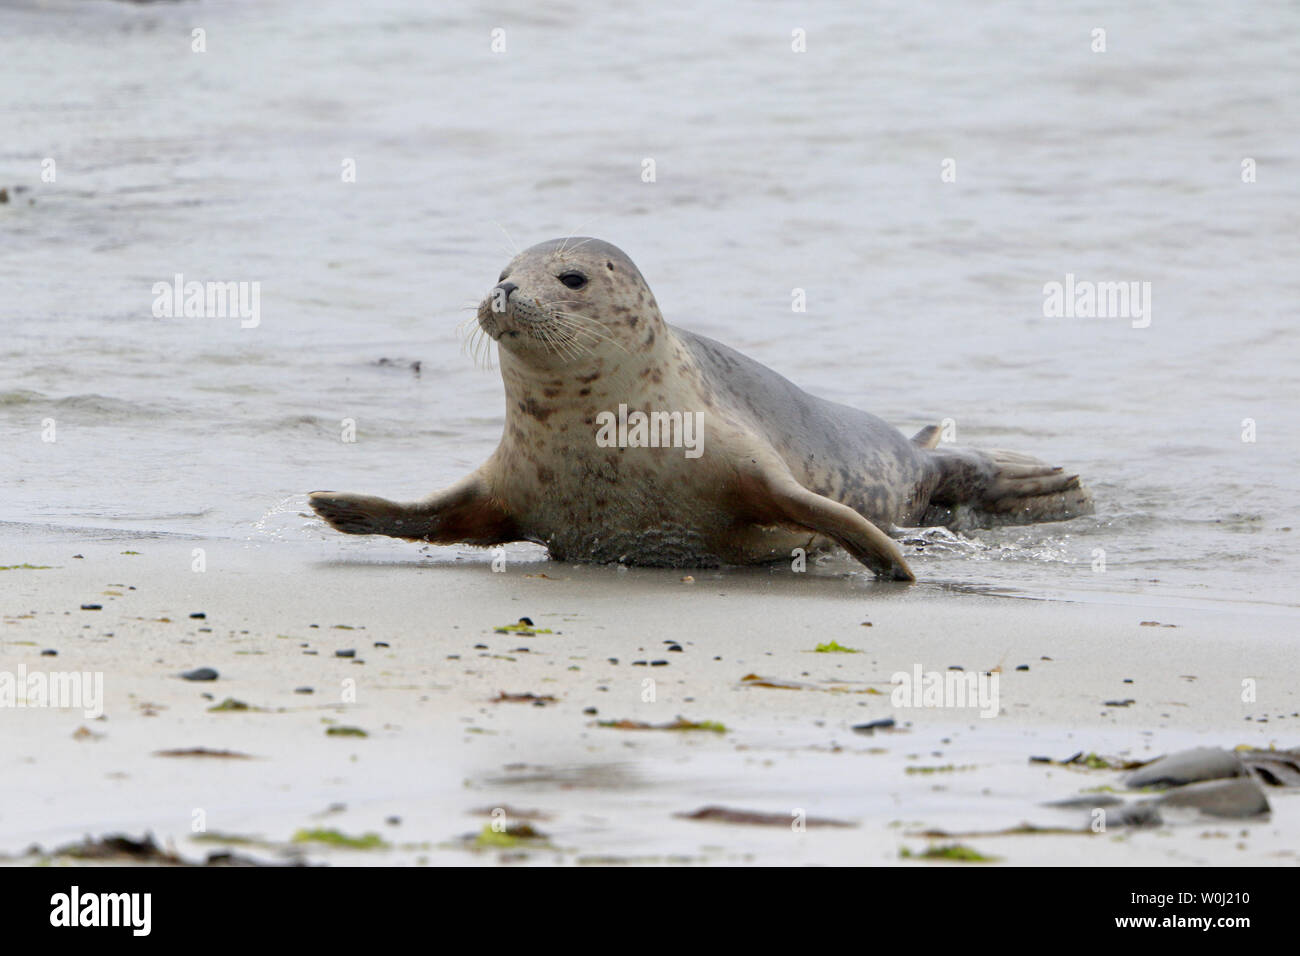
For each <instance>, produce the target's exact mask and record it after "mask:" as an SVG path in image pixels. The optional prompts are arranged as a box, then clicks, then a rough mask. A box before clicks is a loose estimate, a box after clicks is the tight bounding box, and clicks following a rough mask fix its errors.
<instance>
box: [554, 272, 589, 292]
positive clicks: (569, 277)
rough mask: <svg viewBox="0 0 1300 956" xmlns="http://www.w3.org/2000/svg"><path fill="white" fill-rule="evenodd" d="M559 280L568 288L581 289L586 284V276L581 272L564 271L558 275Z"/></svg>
mask: <svg viewBox="0 0 1300 956" xmlns="http://www.w3.org/2000/svg"><path fill="white" fill-rule="evenodd" d="M560 281H561V282H563V283H564V284H565V285H566V286H568V287H569V288H570V289H581V288H582V287H583V286H584V285H586V284H587V277H586V276H585V275H583V274H582V273H581V272H565V273H563V274H562V275H561V276H560Z"/></svg>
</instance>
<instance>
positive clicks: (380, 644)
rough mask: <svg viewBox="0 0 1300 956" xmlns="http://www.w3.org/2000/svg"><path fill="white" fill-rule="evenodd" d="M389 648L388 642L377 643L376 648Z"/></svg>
mask: <svg viewBox="0 0 1300 956" xmlns="http://www.w3.org/2000/svg"><path fill="white" fill-rule="evenodd" d="M387 646H388V642H387V641H375V647H387Z"/></svg>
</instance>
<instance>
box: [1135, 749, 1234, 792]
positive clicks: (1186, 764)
mask: <svg viewBox="0 0 1300 956" xmlns="http://www.w3.org/2000/svg"><path fill="white" fill-rule="evenodd" d="M1245 772H1246V768H1245V767H1244V766H1242V763H1241V760H1240V759H1239V758H1238V757H1237V755H1236V754H1235V753H1233V752H1232V751H1230V750H1224V749H1222V748H1221V747H1196V748H1194V749H1192V750H1180V751H1179V752H1178V753H1175V754H1168V755H1166V756H1164V757H1160V758H1159V759H1157V760H1153V761H1152V762H1151V763H1149V764H1147V765H1146V766H1145V767H1141V768H1139V769H1137V770H1135V771H1133V773H1131V774H1129V776H1128V779H1127V780H1125V781H1124V783H1125V785H1126V786H1128V787H1129V788H1131V789H1134V790H1136V789H1138V788H1140V787H1177V786H1182V785H1183V784H1187V783H1195V782H1197V781H1200V780H1219V779H1223V778H1225V777H1240V776H1242V775H1243V774H1244V773H1245Z"/></svg>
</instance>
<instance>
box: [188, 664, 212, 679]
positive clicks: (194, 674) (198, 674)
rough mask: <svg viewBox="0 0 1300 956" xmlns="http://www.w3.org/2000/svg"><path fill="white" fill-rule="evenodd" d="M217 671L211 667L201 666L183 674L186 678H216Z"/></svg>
mask: <svg viewBox="0 0 1300 956" xmlns="http://www.w3.org/2000/svg"><path fill="white" fill-rule="evenodd" d="M217 676H218V675H217V672H216V671H215V670H213V669H212V668H211V667H199V668H196V669H194V670H192V671H186V672H185V673H183V674H181V677H182V678H183V679H184V680H216V679H217Z"/></svg>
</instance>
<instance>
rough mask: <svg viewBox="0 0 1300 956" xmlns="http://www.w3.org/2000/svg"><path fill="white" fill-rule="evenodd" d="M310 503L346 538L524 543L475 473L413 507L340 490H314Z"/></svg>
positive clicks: (501, 507)
mask: <svg viewBox="0 0 1300 956" xmlns="http://www.w3.org/2000/svg"><path fill="white" fill-rule="evenodd" d="M307 502H308V504H310V505H311V507H312V510H313V511H315V512H316V513H317V514H318V515H320V516H321V517H322V518H324V519H325V520H326V521H327V522H328V523H329V525H330V527H332V528H334V529H335V530H338V531H342V532H343V533H344V534H383V535H387V536H389V537H390V538H406V539H407V540H409V541H428V542H429V543H431V544H473V545H479V546H484V547H485V546H488V545H494V544H505V543H507V542H509V541H517V540H519V538H518V535H517V534H516V533H515V523H514V521H513V520H512V519H511V517H510V515H509V514H508V513H507V512H506V510H505V508H504V507H503V506H502V505H501V504H500V502H498V501H496V500H495V499H493V498H492V497H491V496H490V495H488V494H487V492H486V489H485V488H484V487H483V485H482V483H481V481H479V480H478V479H477V477H476V476H474V475H471V476H470V477H469V478H467V479H465V480H464V481H461V482H459V483H458V484H455V485H453V486H452V487H450V488H448V489H446V490H445V491H439V492H435V493H434V494H432V495H430V496H429V497H428V498H425V499H424V500H423V501H417V502H413V503H411V504H402V503H400V502H397V501H389V500H388V499H387V498H376V497H374V496H373V495H353V494H347V493H346V492H339V491H313V492H312V493H311V494H310V495H308V497H307Z"/></svg>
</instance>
